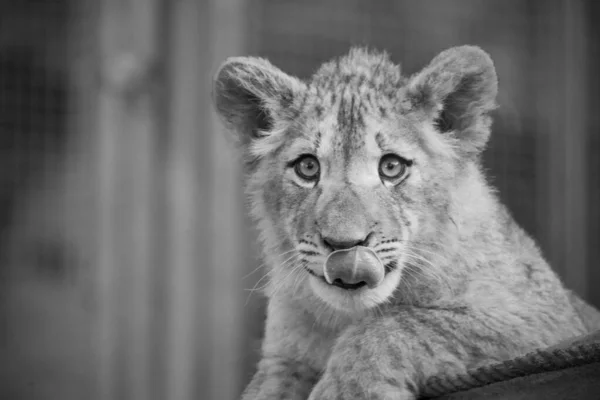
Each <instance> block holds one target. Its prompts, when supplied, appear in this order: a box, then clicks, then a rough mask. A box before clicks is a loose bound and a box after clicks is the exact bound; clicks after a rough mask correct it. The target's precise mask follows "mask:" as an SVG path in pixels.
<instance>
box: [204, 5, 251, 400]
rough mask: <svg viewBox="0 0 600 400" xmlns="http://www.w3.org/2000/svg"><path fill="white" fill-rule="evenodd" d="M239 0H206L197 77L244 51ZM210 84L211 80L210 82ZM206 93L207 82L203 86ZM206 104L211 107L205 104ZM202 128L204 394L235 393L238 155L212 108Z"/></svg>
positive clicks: (240, 248) (239, 314) (239, 325)
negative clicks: (206, 159) (207, 237)
mask: <svg viewBox="0 0 600 400" xmlns="http://www.w3.org/2000/svg"><path fill="white" fill-rule="evenodd" d="M245 4H246V3H245V2H244V1H243V0H226V1H223V0H211V2H210V5H211V10H212V13H213V15H212V18H211V22H212V23H211V35H210V38H211V43H210V45H211V47H210V52H211V64H210V65H208V67H209V68H208V69H207V70H206V73H205V75H204V76H203V78H202V80H203V81H205V82H212V79H213V76H214V74H215V73H216V70H217V68H218V67H219V65H220V64H221V63H222V62H223V61H225V59H226V58H227V57H230V56H239V55H245V54H246V53H247V46H248V44H247V42H246V40H247V39H246V38H247V36H248V32H247V26H246V21H247V20H248V15H247V13H246V6H245ZM211 86H212V85H211ZM206 89H208V90H207V91H206V94H207V97H208V95H210V91H211V89H212V87H208V88H206ZM207 106H208V107H209V108H210V109H211V110H212V107H210V104H207ZM206 122H207V128H208V130H207V131H208V132H210V133H211V134H212V136H213V138H212V141H211V142H212V143H211V154H212V155H213V157H212V160H211V164H212V166H213V169H212V171H213V174H212V179H213V186H212V187H213V192H212V204H213V208H212V213H211V215H212V223H211V225H212V227H213V229H214V232H213V238H214V240H215V242H214V247H213V254H212V265H213V267H214V274H213V282H212V285H211V288H212V294H213V296H212V299H213V302H212V303H211V320H212V321H213V324H212V332H211V334H212V337H213V345H212V347H211V350H212V351H211V357H210V360H211V369H210V371H211V379H210V381H211V385H210V391H209V392H208V398H210V399H213V400H219V399H231V400H233V399H237V398H239V396H240V392H241V390H242V389H243V388H242V387H241V385H242V384H243V382H242V379H241V377H242V376H241V372H242V369H241V367H242V365H243V364H242V361H243V348H242V346H241V344H242V342H243V340H244V336H245V335H248V332H247V331H246V330H245V329H244V328H245V326H244V325H245V324H244V318H243V317H244V310H243V307H244V302H245V297H244V296H243V293H244V292H243V282H242V277H243V276H245V275H246V273H245V272H244V271H245V269H246V268H245V267H246V265H245V263H248V262H250V257H249V254H247V253H246V252H245V251H244V250H245V242H246V240H247V238H244V233H245V232H247V230H246V228H245V226H244V224H245V218H244V212H243V210H244V208H243V200H244V195H243V192H242V180H241V176H242V174H241V171H240V163H239V162H232V160H236V161H237V160H238V159H239V158H238V157H236V156H235V154H233V153H232V146H231V141H227V140H226V138H227V134H228V133H229V132H224V129H223V125H222V124H221V122H220V121H219V120H218V118H217V116H216V115H215V113H214V112H211V113H210V114H209V115H208V119H207V121H206Z"/></svg>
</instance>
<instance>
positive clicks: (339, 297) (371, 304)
mask: <svg viewBox="0 0 600 400" xmlns="http://www.w3.org/2000/svg"><path fill="white" fill-rule="evenodd" d="M401 277H402V271H401V269H400V268H396V269H394V270H392V271H390V272H389V273H387V274H386V275H385V278H384V279H383V281H382V282H381V283H380V284H379V285H378V286H377V287H374V288H368V287H367V286H363V287H361V288H359V289H355V290H347V289H341V288H339V287H336V286H333V285H330V284H328V283H327V282H326V281H325V280H324V279H323V278H321V277H318V276H315V275H310V277H309V281H310V286H311V288H312V290H313V292H314V293H315V294H316V295H317V296H318V297H319V298H320V299H321V300H323V301H324V302H325V303H326V304H328V305H329V306H331V307H332V308H333V309H335V310H338V311H340V312H343V313H345V314H354V313H359V312H362V311H365V310H368V309H371V308H375V307H377V306H379V305H381V304H384V303H386V302H388V301H389V300H390V298H391V297H392V295H393V294H394V291H395V290H396V288H397V287H398V285H399V284H400V279H401Z"/></svg>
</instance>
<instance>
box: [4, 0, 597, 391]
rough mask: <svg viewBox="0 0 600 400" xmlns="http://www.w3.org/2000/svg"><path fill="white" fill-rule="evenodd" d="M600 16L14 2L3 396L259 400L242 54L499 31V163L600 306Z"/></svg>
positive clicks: (387, 5)
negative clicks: (244, 175)
mask: <svg viewBox="0 0 600 400" xmlns="http://www.w3.org/2000/svg"><path fill="white" fill-rule="evenodd" d="M598 18H600V3H599V2H597V1H593V0H486V1H483V0H422V1H416V0H372V1H369V2H367V1H360V0H318V1H317V0H248V1H244V0H177V1H172V0H171V1H169V0H1V1H0V262H1V263H0V360H1V362H0V399H10V400H13V399H26V400H37V399H62V400H70V399H111V400H112V399H131V400H138V399H139V400H147V399H169V400H170V399H174V400H179V399H181V400H188V399H189V400H191V399H202V400H230V399H231V400H233V399H236V398H238V396H239V394H240V392H241V390H242V389H243V387H244V385H245V384H246V383H247V382H248V380H249V378H250V377H251V375H252V372H253V368H254V364H255V363H256V361H257V356H258V353H257V350H258V349H259V346H260V338H261V335H262V324H263V320H264V300H263V299H262V298H261V296H260V295H259V294H257V293H254V294H251V295H249V294H250V292H249V291H248V290H247V289H251V288H253V287H254V285H255V284H256V283H257V281H258V280H259V279H260V278H261V277H262V275H263V274H264V270H259V271H257V272H255V273H252V274H250V273H251V272H252V271H254V270H255V269H256V267H257V266H258V265H260V263H261V262H260V260H259V259H258V256H257V254H258V250H257V248H256V243H255V238H256V232H255V231H254V228H253V227H252V225H251V224H250V223H249V221H248V219H247V217H246V210H245V209H244V203H243V196H242V193H241V184H240V176H241V171H240V169H239V164H238V163H237V161H236V159H235V154H233V152H232V150H231V148H230V146H229V142H228V141H227V140H226V137H225V135H223V133H224V132H223V129H222V127H221V125H220V123H219V121H218V119H217V118H216V116H215V114H214V112H213V110H212V108H211V103H210V96H209V94H210V90H211V78H212V76H213V74H214V72H215V71H216V68H217V67H218V65H219V64H220V63H221V62H223V61H224V60H225V58H226V57H228V56H235V55H248V54H252V55H260V56H263V57H267V58H269V59H270V60H271V61H272V62H273V63H274V64H275V65H278V66H279V67H281V68H282V69H283V70H285V71H287V72H289V73H292V74H297V75H299V76H300V77H308V76H310V74H311V73H312V72H314V71H315V70H316V69H317V67H318V66H319V65H320V64H321V63H322V62H324V61H326V60H328V59H330V58H332V57H335V56H340V55H342V54H344V53H345V52H346V51H347V50H348V48H349V46H350V45H368V46H370V47H373V48H377V49H386V50H387V51H388V52H390V53H391V56H392V58H393V59H394V60H395V61H396V62H400V63H401V64H402V66H403V70H404V71H405V73H406V74H410V73H413V72H416V71H418V70H419V69H420V68H421V67H423V66H424V65H425V64H426V63H428V62H429V60H430V59H431V58H433V57H434V56H435V55H436V54H437V53H438V52H439V51H441V50H443V49H445V48H447V47H450V46H454V45H459V44H476V45H479V46H481V47H483V48H484V49H485V50H487V51H488V52H489V53H490V54H491V55H492V58H493V59H494V61H495V63H496V68H497V71H498V75H499V79H500V94H499V103H500V109H499V110H498V111H497V112H496V114H495V124H494V128H493V136H492V140H491V143H490V146H489V150H488V151H487V153H486V154H485V158H484V164H485V167H486V168H487V169H488V171H489V173H490V176H491V180H492V182H493V183H494V185H495V186H496V187H497V188H498V189H499V191H500V197H501V198H502V199H503V200H504V201H505V202H506V203H507V204H508V206H509V208H510V209H511V211H512V212H513V214H514V216H515V217H516V219H517V221H519V222H520V223H521V224H522V226H523V227H524V228H525V229H526V230H527V231H528V232H529V233H531V234H532V235H533V236H534V237H535V238H536V239H537V240H538V243H539V244H540V246H541V248H542V249H543V251H544V253H545V255H546V257H547V258H548V260H549V261H550V263H551V265H552V266H553V268H555V270H556V271H557V272H558V273H559V274H560V276H561V277H562V278H563V280H564V281H565V283H566V285H567V286H569V287H570V288H572V289H573V290H575V291H576V292H578V293H579V294H580V295H581V296H582V297H584V298H585V299H587V300H588V301H589V302H591V303H592V304H595V305H596V306H600V292H599V291H598V290H597V288H598V284H599V283H600V264H599V263H598V262H597V261H596V260H598V258H599V257H600V241H599V239H600V211H599V207H598V204H600V161H599V159H600V158H599V157H598V154H600V136H599V129H600V117H599V113H598V109H599V107H600V94H599V93H600V91H599V90H598V89H599V78H598V74H597V71H599V70H600V65H599V62H600V54H599V46H598V43H599V41H598V38H599V36H598V25H597V24H595V25H594V23H593V21H597V20H598Z"/></svg>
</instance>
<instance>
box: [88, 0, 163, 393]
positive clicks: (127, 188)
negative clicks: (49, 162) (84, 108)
mask: <svg viewBox="0 0 600 400" xmlns="http://www.w3.org/2000/svg"><path fill="white" fill-rule="evenodd" d="M159 5H160V0H149V1H148V0H126V1H120V0H104V1H103V2H102V3H101V5H100V6H99V9H100V18H99V25H98V29H99V31H98V33H99V56H100V57H99V68H100V71H99V72H100V73H99V77H100V79H99V88H98V102H97V118H96V121H95V123H96V126H97V132H96V138H97V143H95V145H94V147H93V148H94V151H95V152H96V161H97V164H96V173H97V185H98V187H97V193H98V209H97V221H96V226H97V229H98V233H97V249H98V250H97V258H96V261H97V264H96V265H95V268H96V271H97V295H98V297H97V299H98V318H97V324H96V327H95V328H96V329H95V332H97V335H98V336H97V338H96V339H97V342H96V343H97V352H98V357H99V358H98V361H99V364H98V385H97V397H98V398H100V399H120V398H123V399H132V400H137V399H139V400H147V399H151V398H152V396H153V395H154V393H153V390H152V387H153V385H155V382H154V380H153V379H152V377H151V376H150V372H151V369H150V365H151V363H150V360H151V356H152V354H153V349H154V346H153V342H154V339H155V338H154V337H153V333H152V331H151V329H150V327H151V321H152V317H153V307H152V302H151V287H152V280H153V272H154V271H155V269H156V268H155V260H154V258H153V257H152V254H153V249H154V245H155V243H154V233H155V232H157V231H158V230H160V229H161V228H162V227H161V226H157V225H156V224H155V221H156V219H155V218H154V214H155V203H154V199H155V197H156V187H155V179H154V175H155V174H154V169H155V167H156V165H157V160H156V155H157V154H156V141H157V140H156V139H157V135H158V132H157V128H158V127H159V126H160V125H161V115H160V113H159V112H157V109H156V90H155V89H156V88H157V86H158V84H159V83H160V82H158V81H157V79H158V78H159V77H158V75H157V74H156V73H155V72H156V66H157V60H158V59H159V57H160V49H159V46H158V44H159V43H160V42H159V41H158V40H157V38H158V37H159V32H160V29H159V28H160V26H159V24H158V22H159V19H158V17H159V14H158V12H157V11H158V8H159Z"/></svg>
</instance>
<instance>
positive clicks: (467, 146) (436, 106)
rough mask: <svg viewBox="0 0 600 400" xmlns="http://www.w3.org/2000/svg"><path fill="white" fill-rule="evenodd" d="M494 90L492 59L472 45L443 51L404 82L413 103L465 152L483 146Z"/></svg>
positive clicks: (481, 148)
mask: <svg viewBox="0 0 600 400" xmlns="http://www.w3.org/2000/svg"><path fill="white" fill-rule="evenodd" d="M497 92H498V79H497V77H496V69H495V68H494V63H493V62H492V59H491V58H490V56H489V55H488V54H487V53H486V52H485V51H483V50H481V49H480V48H479V47H475V46H460V47H453V48H451V49H448V50H445V51H443V52H442V53H440V54H439V55H438V56H437V57H435V58H434V59H433V60H432V61H431V63H430V64H429V65H428V66H427V67H425V68H424V69H423V70H422V71H421V72H419V73H417V74H415V75H414V76H413V77H411V79H410V81H409V84H408V86H407V95H408V99H409V100H410V101H411V103H412V105H413V107H415V108H419V109H421V110H422V111H425V112H426V115H427V116H428V117H429V118H430V119H431V121H432V122H433V123H434V124H435V126H436V128H437V130H438V131H439V132H440V133H442V134H448V135H450V136H452V137H454V138H456V139H457V140H458V143H459V146H458V150H459V151H460V152H461V153H463V154H467V155H469V154H471V155H472V154H478V153H479V152H481V150H483V149H484V148H485V145H486V143H487V141H488V138H489V135H490V124H491V119H490V117H489V116H488V112H489V111H491V110H493V109H494V108H495V107H496V94H497Z"/></svg>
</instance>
